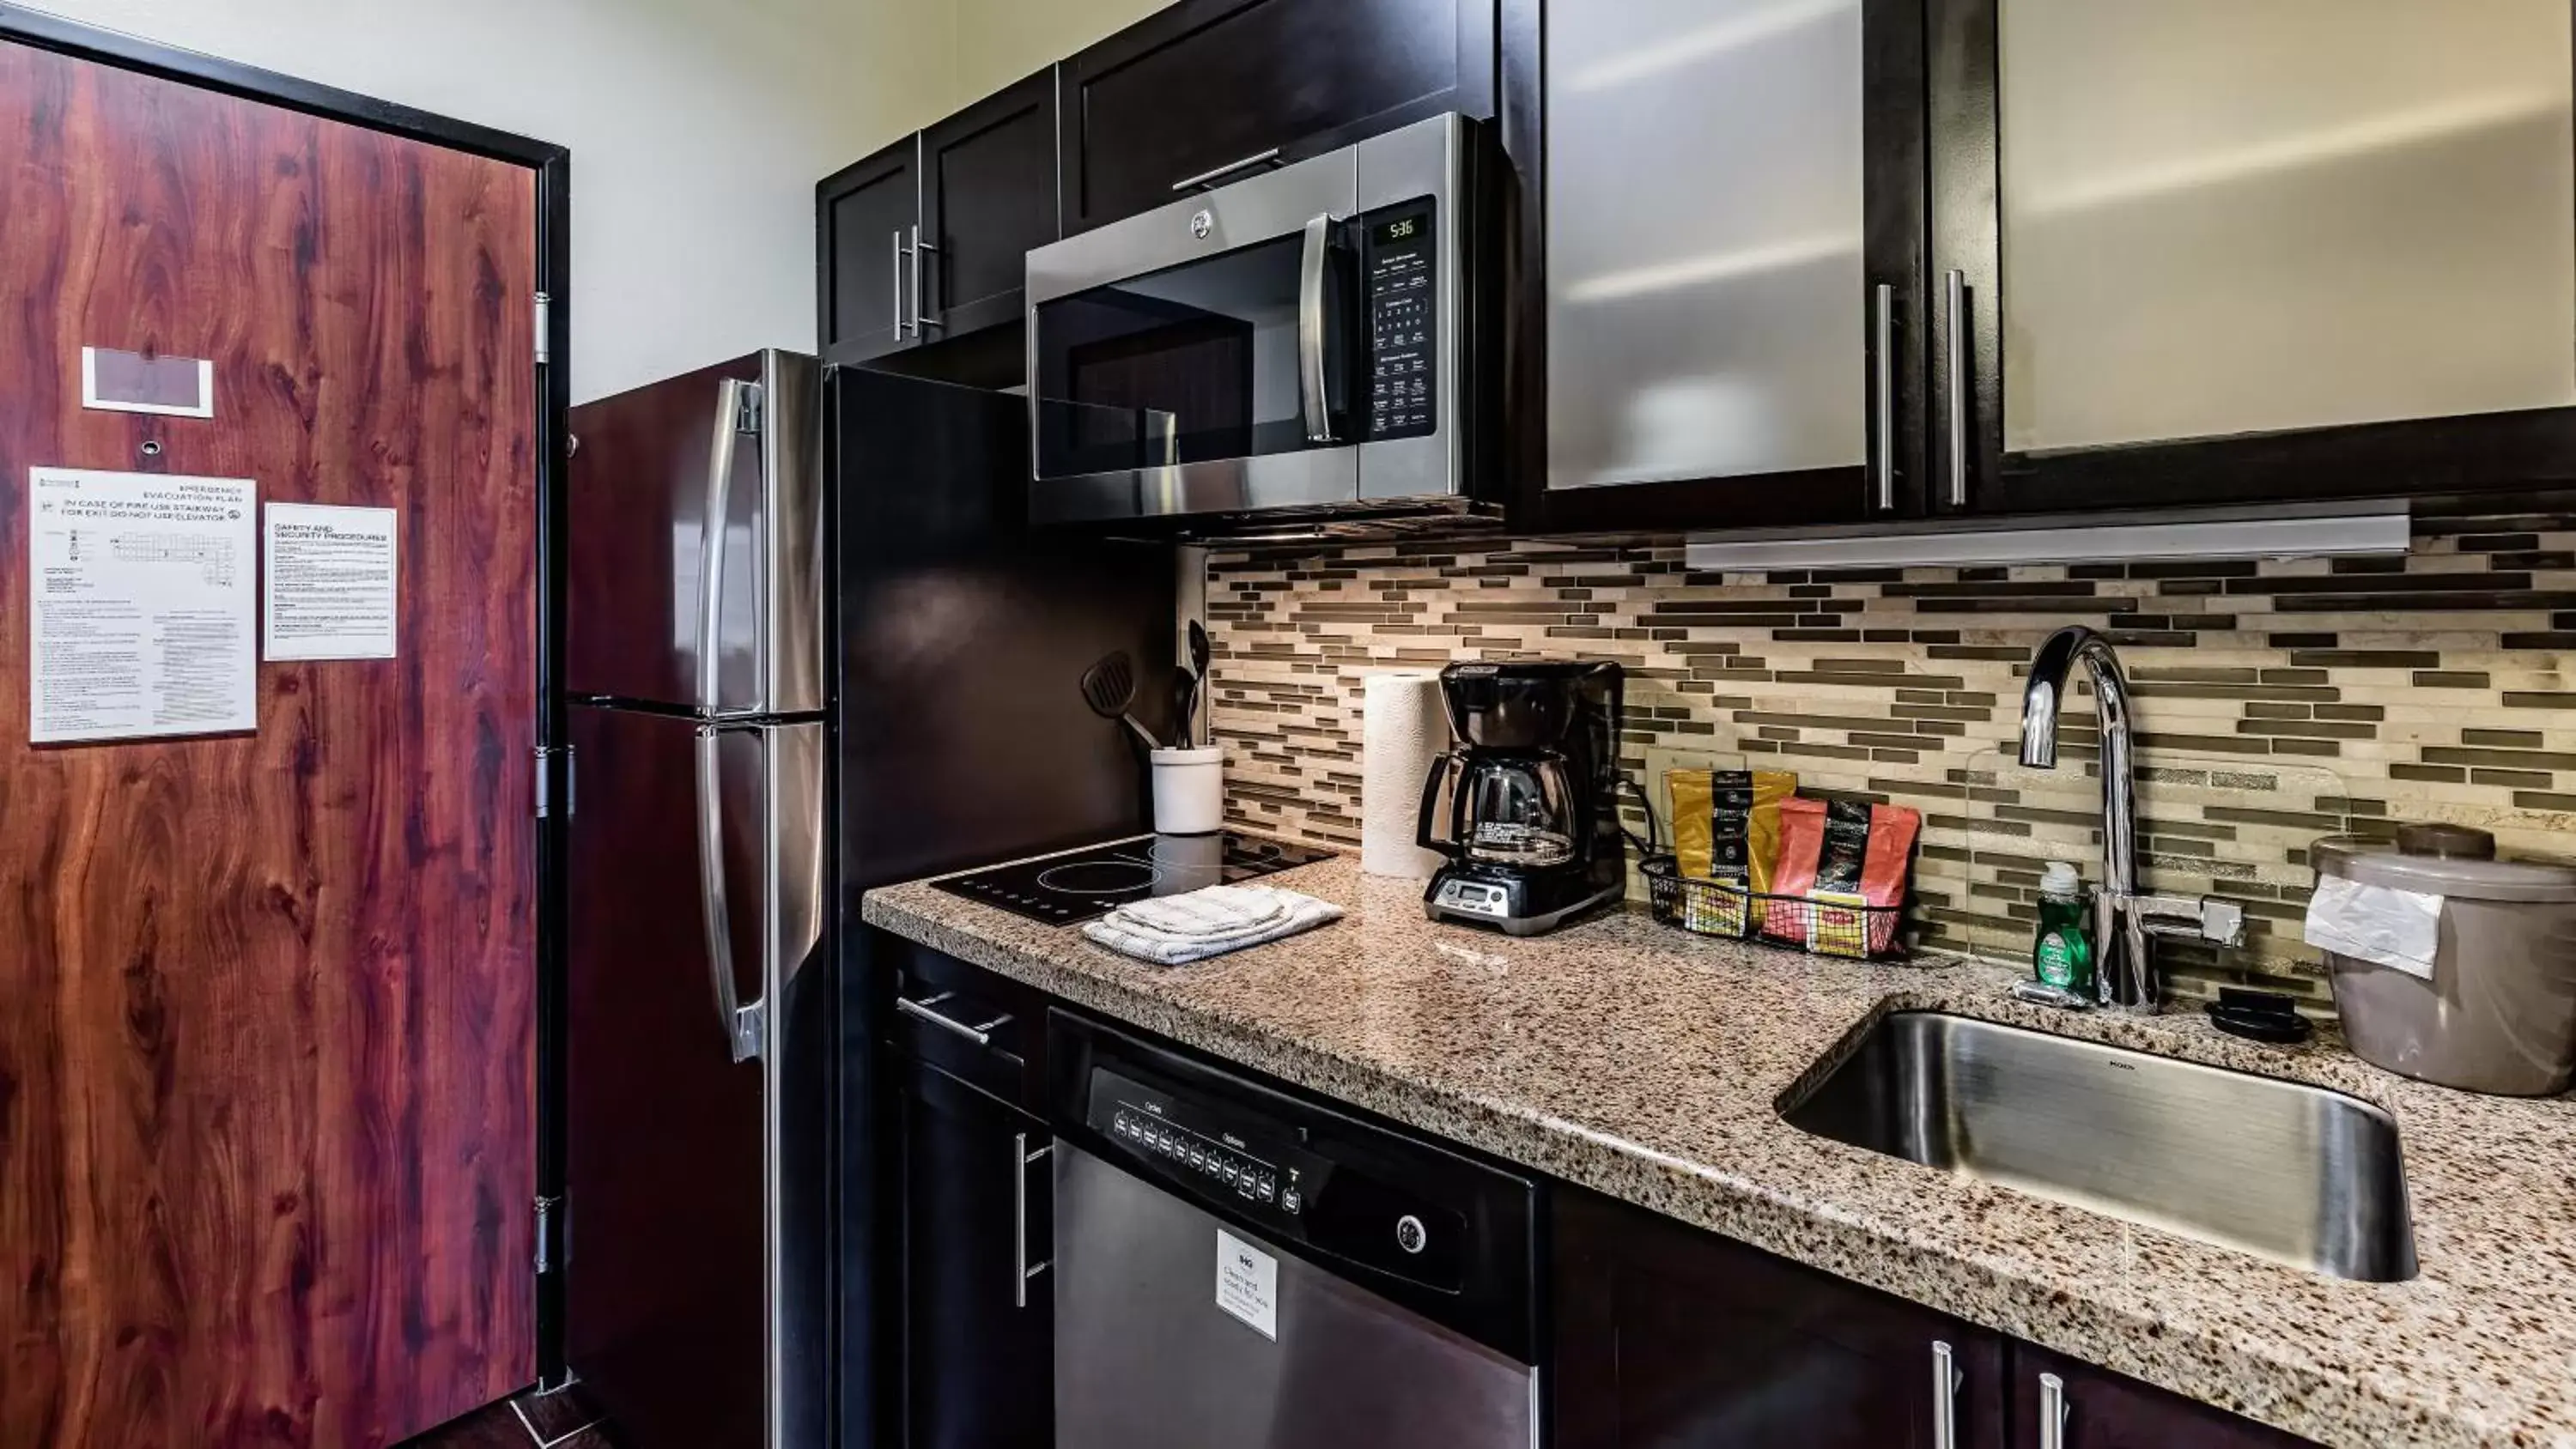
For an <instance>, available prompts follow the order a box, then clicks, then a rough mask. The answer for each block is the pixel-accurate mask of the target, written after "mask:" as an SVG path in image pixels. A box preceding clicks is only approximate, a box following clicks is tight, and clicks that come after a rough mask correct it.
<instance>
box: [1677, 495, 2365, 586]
mask: <svg viewBox="0 0 2576 1449" xmlns="http://www.w3.org/2000/svg"><path fill="white" fill-rule="evenodd" d="M2410 533H2411V530H2410V529H2409V527H2408V519H2407V514H2406V511H2405V510H2403V509H2397V510H2393V511H2387V512H2378V513H2353V514H2325V515H2316V516H2309V517H2288V518H2281V517H2274V518H2207V517H2199V518H2186V517H2162V518H2144V519H2131V520H2127V521H2120V522H2105V523H2077V524H2069V525H2065V526H2050V527H2041V528H2030V527H2021V528H2013V527H1998V528H1980V527H1951V528H1948V529H1945V530H1942V531H1940V532H1937V533H1936V532H1924V533H1894V534H1890V533H1875V534H1842V535H1827V536H1818V535H1814V534H1806V535H1771V536H1767V537H1752V538H1745V537H1736V536H1728V537H1724V538H1711V539H1706V540H1697V539H1695V540H1693V541H1692V542H1691V543H1690V545H1689V547H1688V548H1687V549H1686V550H1685V551H1684V558H1685V559H1686V561H1687V562H1688V563H1689V565H1690V567H1691V568H1693V569H1697V570H1700V571H1703V572H1710V573H1752V572H1761V571H1768V570H1774V569H1814V568H1959V567H1972V566H1975V565H1980V564H1985V565H1993V564H2052V563H2126V562H2133V561H2138V560H2145V559H2189V558H2321V557H2329V556H2336V555H2351V554H2400V553H2404V552H2406V548H2407V542H2408V539H2409V537H2410Z"/></svg>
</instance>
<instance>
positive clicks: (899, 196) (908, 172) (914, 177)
mask: <svg viewBox="0 0 2576 1449" xmlns="http://www.w3.org/2000/svg"><path fill="white" fill-rule="evenodd" d="M920 159H921V139H920V138H919V137H918V136H906V137H904V138H903V139H902V140H900V141H897V142H896V143H894V144H893V145H891V146H888V147H886V148H885V149H884V150H882V151H879V152H877V153H876V154H875V155H873V156H870V157H869V158H867V159H866V160H864V161H861V162H859V163H857V164H856V165H854V166H849V167H845V168H844V169H842V170H840V171H837V172H834V173H833V174H832V175H830V176H827V177H825V178H824V179H823V181H822V182H821V183H820V184H819V185H817V186H816V187H815V188H814V227H815V236H814V243H815V248H814V249H815V256H816V259H817V261H818V263H819V264H820V268H821V275H820V276H818V277H817V278H816V279H815V282H816V286H815V292H816V297H817V300H818V302H819V303H820V306H821V310H822V318H821V330H820V337H821V341H822V349H823V356H824V357H825V358H827V359H828V360H830V361H833V362H857V361H860V360H862V359H865V358H869V357H875V356H878V355H879V354H882V353H886V352H891V351H893V350H894V349H896V348H898V347H906V346H910V345H911V342H912V338H911V326H910V322H911V316H912V302H911V293H910V287H911V284H912V283H911V277H910V275H909V274H910V271H911V265H910V264H911V254H910V252H909V250H908V248H909V246H910V244H911V238H912V234H913V228H915V227H917V226H919V225H920V224H921V167H920Z"/></svg>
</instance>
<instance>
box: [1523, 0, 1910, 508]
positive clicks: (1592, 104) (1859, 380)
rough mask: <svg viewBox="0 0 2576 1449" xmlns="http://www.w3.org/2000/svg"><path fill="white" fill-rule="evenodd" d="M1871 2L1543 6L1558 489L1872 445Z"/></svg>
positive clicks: (1553, 471) (1643, 1)
mask: <svg viewBox="0 0 2576 1449" xmlns="http://www.w3.org/2000/svg"><path fill="white" fill-rule="evenodd" d="M1862 10H1863V4H1862V0H1580V3H1576V0H1551V3H1549V4H1548V5H1547V6H1546V10H1545V15H1544V20H1543V24H1544V27H1545V45H1544V52H1543V53H1544V56H1545V62H1544V64H1545V82H1544V83H1545V88H1546V130H1547V142H1546V151H1545V154H1546V181H1545V195H1546V223H1545V226H1546V253H1545V255H1546V259H1547V264H1546V272H1547V367H1546V371H1547V430H1548V447H1547V455H1548V467H1547V483H1548V486H1549V487H1550V488H1551V489H1567V488H1580V487H1589V486H1595V485H1602V484H1625V483H1640V482H1658V481H1670V480H1697V479H1709V478H1727V477H1737V476H1744V475H1757V474H1769V473H1779V472H1786V471H1792V470H1803V469H1815V468H1839V467H1858V466H1860V465H1862V464H1863V463H1865V462H1866V454H1867V453H1868V451H1869V440H1870V433H1869V425H1868V413H1869V406H1870V401H1869V400H1870V391H1869V385H1868V378H1867V377H1866V376H1865V372H1866V368H1867V363H1866V352H1865V344H1866V342H1867V339H1868V327H1869V316H1870V311H1869V289H1868V287H1867V286H1866V285H1865V276H1864V269H1863V234H1864V228H1863V214H1862V193H1863V179H1864V167H1863V149H1862V122H1863V85H1862V75H1863V50H1862ZM1854 496H1855V497H1857V496H1858V493H1857V489H1855V493H1854ZM1709 521H1710V522H1712V523H1716V522H1722V521H1723V520H1721V519H1711V520H1709Z"/></svg>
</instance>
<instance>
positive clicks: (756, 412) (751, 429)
mask: <svg viewBox="0 0 2576 1449" xmlns="http://www.w3.org/2000/svg"><path fill="white" fill-rule="evenodd" d="M734 398H735V402H734V412H733V430H734V431H735V432H737V433H757V432H759V431H760V423H761V418H762V415H763V413H762V410H763V407H764V406H765V405H766V403H767V402H768V400H769V399H768V394H767V393H766V392H765V391H764V390H763V389H762V388H761V386H760V384H759V383H756V382H746V383H744V384H743V385H742V390H741V391H740V392H737V393H735V394H734Z"/></svg>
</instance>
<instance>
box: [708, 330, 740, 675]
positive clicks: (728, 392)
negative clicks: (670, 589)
mask: <svg viewBox="0 0 2576 1449" xmlns="http://www.w3.org/2000/svg"><path fill="white" fill-rule="evenodd" d="M742 406H743V384H742V382H741V380H740V379H738V378H731V377H728V378H726V379H725V380H724V384H723V385H722V386H721V387H719V388H718V389H717V390H716V436H715V447H714V449H713V450H712V452H711V453H710V455H709V457H708V459H707V495H706V512H705V513H704V514H703V515H702V518H703V522H702V525H701V528H702V531H701V532H700V533H699V535H698V708H699V709H700V710H701V711H703V712H704V713H707V714H720V713H722V712H723V711H724V707H725V703H724V655H723V653H722V651H723V648H724V600H725V592H724V574H725V525H726V523H727V521H728V520H729V519H730V518H731V516H732V513H733V464H734V448H735V440H736V439H737V438H739V437H740V436H741V433H740V430H739V428H738V427H737V426H736V420H737V419H739V418H740V417H741V416H742Z"/></svg>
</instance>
